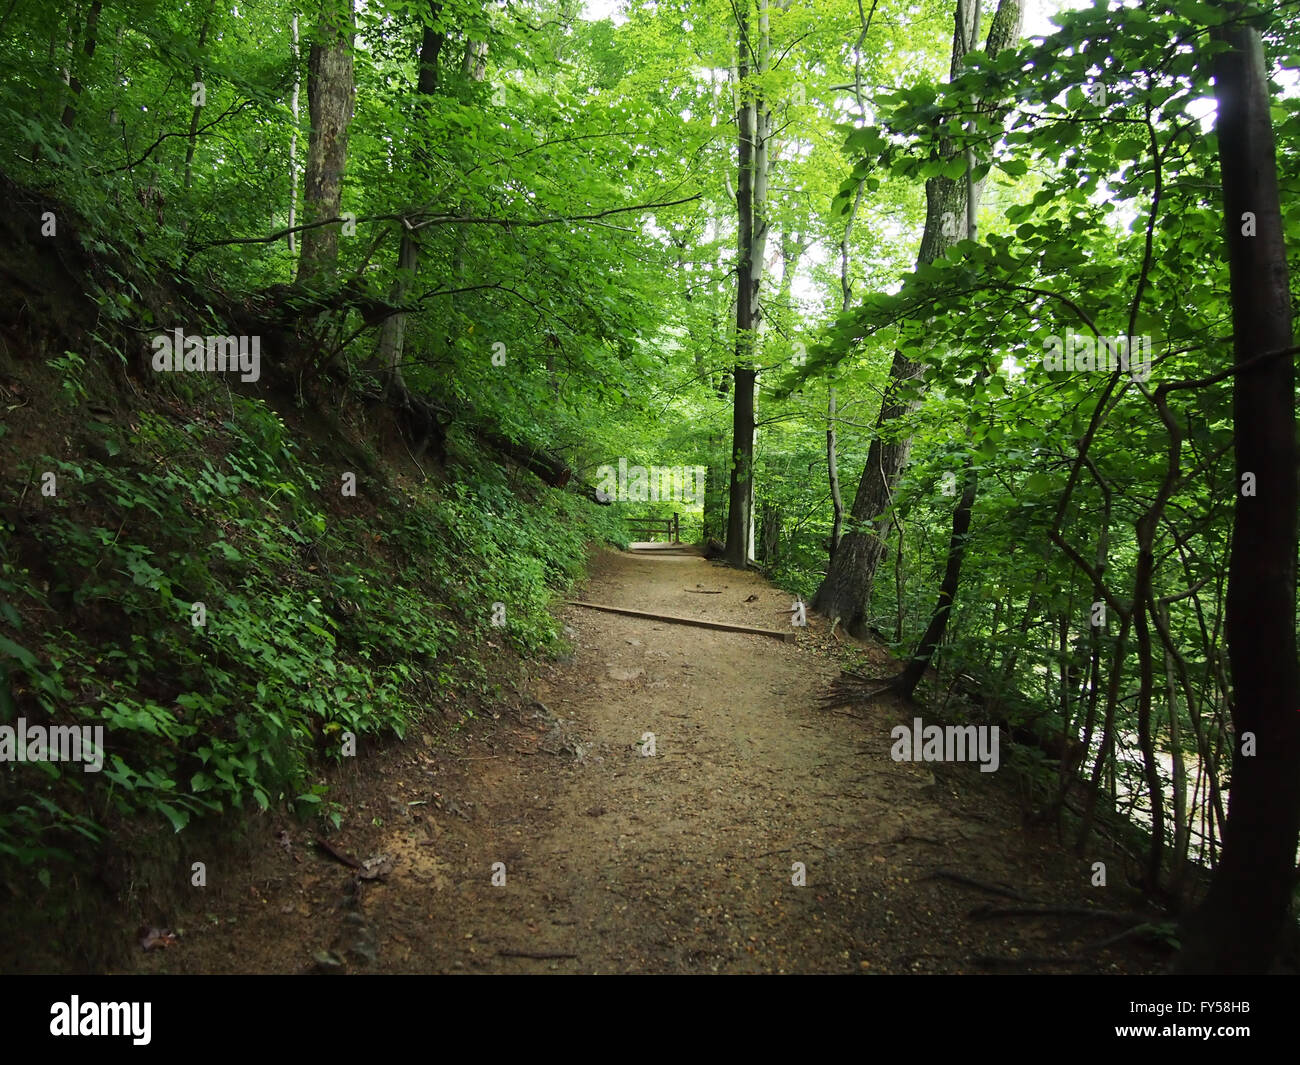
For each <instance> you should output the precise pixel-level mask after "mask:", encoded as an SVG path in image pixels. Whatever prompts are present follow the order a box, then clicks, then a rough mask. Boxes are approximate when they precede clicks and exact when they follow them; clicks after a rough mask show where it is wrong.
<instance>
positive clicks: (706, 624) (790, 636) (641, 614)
mask: <svg viewBox="0 0 1300 1065" xmlns="http://www.w3.org/2000/svg"><path fill="white" fill-rule="evenodd" d="M565 602H566V603H567V604H568V605H569V606H585V607H586V608H587V609H588V610H604V611H605V612H606V613H609V614H626V615H627V616H628V617H632V618H647V619H648V620H650V621H669V622H672V623H673V624H675V625H696V626H698V627H699V628H702V629H717V630H718V631H719V632H743V633H747V634H749V635H752V636H774V637H775V638H776V639H778V640H782V641H784V642H785V643H794V642H795V636H794V633H793V632H776V631H773V630H772V629H756V628H754V627H753V626H752V625H731V624H728V623H727V622H725V621H702V620H700V619H699V618H679V617H676V616H674V615H672V614H651V613H649V612H648V611H645V610H632V609H631V608H629V607H624V606H606V605H605V604H603V603H584V602H581V601H580V600H577V599H566V600H565Z"/></svg>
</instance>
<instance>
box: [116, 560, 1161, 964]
mask: <svg viewBox="0 0 1300 1065" xmlns="http://www.w3.org/2000/svg"><path fill="white" fill-rule="evenodd" d="M688 589H694V590H695V592H692V591H688ZM706 589H707V590H714V591H719V592H720V593H721V594H716V595H709V594H696V593H698V592H700V591H703V590H706ZM581 594H582V597H583V598H585V599H588V600H590V601H592V602H602V603H609V604H616V605H621V606H628V607H632V608H635V609H638V610H646V611H657V612H662V613H669V614H677V615H690V616H696V617H701V618H709V619H712V620H718V621H729V622H738V623H744V624H750V625H757V626H762V627H765V628H778V627H782V626H788V625H789V615H788V613H786V612H787V611H788V610H789V609H790V599H789V597H788V596H787V595H785V594H784V593H782V592H780V591H778V590H776V589H774V588H773V587H771V586H770V585H769V584H767V583H766V582H765V581H764V580H762V578H760V577H759V576H757V575H755V574H751V573H740V572H737V571H735V570H731V569H727V568H724V567H722V566H720V565H716V564H712V563H710V562H707V561H705V560H704V559H702V558H699V557H694V556H681V555H678V556H662V557H646V556H644V555H637V554H621V553H619V552H616V551H602V552H600V553H599V554H598V555H597V556H596V558H595V559H594V562H593V568H592V575H591V578H590V580H589V581H588V583H587V586H586V588H585V589H584V590H583V592H582V593H581ZM751 597H756V598H753V599H752V600H751V601H749V602H746V600H747V599H750V598H751ZM559 609H560V611H561V615H562V617H563V618H564V621H565V622H566V632H567V633H568V634H569V635H570V637H571V640H572V644H573V653H572V654H571V655H570V656H568V658H567V659H564V660H561V661H559V662H549V663H530V664H528V665H527V666H526V669H527V670H528V674H527V675H526V677H525V678H523V679H522V680H521V681H520V682H519V683H518V686H517V690H518V698H517V700H516V701H515V702H514V705H510V706H500V707H497V708H495V709H493V710H490V711H488V712H487V713H481V714H480V716H479V717H478V718H477V719H476V720H475V721H474V722H473V723H472V724H471V726H470V727H469V728H468V729H466V730H463V731H457V732H454V733H452V734H451V735H450V736H447V735H443V734H438V735H435V734H434V733H433V732H430V733H428V734H423V735H422V734H414V733H413V734H411V735H408V738H407V742H406V743H405V744H394V745H392V746H391V747H389V748H388V749H386V750H385V751H383V752H381V753H380V754H379V755H378V756H377V757H372V758H368V759H366V760H364V761H363V762H362V763H361V764H360V765H359V766H356V767H353V768H351V769H349V770H348V771H346V772H344V773H343V774H341V775H340V777H339V778H338V779H337V780H336V782H335V794H334V797H335V798H336V799H337V800H338V801H340V802H342V803H343V805H344V807H345V810H346V812H345V816H344V822H343V828H342V831H340V832H337V833H334V834H333V835H331V836H330V837H329V843H330V845H331V846H332V847H333V848H334V849H335V850H336V851H337V852H338V854H339V855H340V856H341V857H342V858H343V859H353V860H356V861H357V862H359V863H362V864H363V866H364V865H367V864H368V866H369V867H368V868H366V867H363V868H361V869H354V868H351V867H349V866H347V865H346V864H345V862H344V861H340V860H339V859H338V858H334V857H330V856H328V855H327V854H326V853H324V851H322V849H321V848H320V847H319V846H318V845H316V843H315V839H316V833H315V831H314V830H312V829H310V828H309V827H308V826H307V825H305V824H304V823H301V822H296V821H293V820H292V819H289V818H285V819H280V820H277V819H274V818H271V817H267V818H265V819H263V820H262V821H261V822H256V821H255V822H254V825H255V826H258V827H254V829H253V831H254V834H255V835H256V834H258V833H262V834H263V835H264V838H262V839H260V840H259V839H256V838H253V839H250V841H249V842H250V844H251V846H252V861H251V864H250V865H249V866H248V867H240V868H237V869H230V870H222V869H220V868H217V869H213V870H211V871H210V872H209V876H210V877H211V878H213V879H216V878H220V879H221V880H222V881H223V884H222V887H223V890H221V891H220V892H219V893H217V894H215V895H210V896H208V897H206V898H203V899H202V900H200V896H198V895H197V894H196V896H195V897H196V901H195V904H194V906H193V907H191V908H190V910H189V912H186V913H178V914H174V915H169V916H168V920H169V921H170V923H171V926H172V927H173V928H176V929H177V930H179V931H180V932H181V933H182V936H181V938H180V940H179V941H178V942H177V943H176V945H175V946H173V947H172V948H170V949H167V950H156V951H152V952H150V953H147V954H146V953H143V952H141V953H140V954H138V955H137V957H138V958H139V965H138V967H139V968H140V969H142V970H145V971H165V972H304V971H346V972H357V971H371V972H374V971H378V972H430V971H470V972H475V971H477V972H516V971H525V972H529V971H561V972H585V973H596V972H787V973H793V972H860V973H910V972H944V973H971V972H992V971H1007V970H1008V969H1011V970H1015V971H1035V972H1068V971H1073V972H1106V973H1121V972H1129V973H1132V972H1144V971H1155V970H1158V969H1159V968H1160V967H1161V966H1162V964H1163V961H1164V958H1165V955H1163V954H1161V953H1160V952H1158V951H1157V950H1156V949H1154V948H1151V947H1148V946H1145V945H1143V944H1142V943H1140V942H1138V941H1136V939H1134V938H1127V939H1123V940H1121V941H1119V942H1118V943H1115V944H1113V945H1111V946H1109V947H1104V948H1101V949H1097V944H1099V943H1101V942H1102V941H1104V940H1107V939H1110V938H1112V937H1114V936H1115V935H1116V934H1117V933H1120V932H1123V931H1124V929H1125V928H1127V927H1129V925H1131V924H1132V923H1133V922H1132V921H1130V922H1128V923H1127V924H1126V923H1124V921H1123V920H1121V919H1116V918H1113V917H1111V918H1108V917H1101V916H1097V915H1089V916H1078V915H1062V914H1056V915H1052V916H1049V917H1042V916H1032V917H1027V916H1023V915H1000V916H988V915H987V914H980V913H979V912H978V911H979V909H980V908H982V907H983V908H989V907H997V908H1008V907H1009V908H1015V907H1025V906H1026V903H1025V902H1024V901H1019V900H1015V899H1013V898H1011V897H1009V896H1006V895H998V894H995V893H993V892H992V891H991V890H989V889H990V888H991V887H992V886H994V885H999V884H1000V885H1004V886H1005V887H1006V888H1008V889H1009V890H1010V891H1012V892H1014V893H1015V894H1017V895H1020V896H1023V897H1024V898H1025V899H1029V900H1032V903H1031V904H1032V905H1043V906H1055V907H1062V908H1069V907H1083V906H1088V907H1096V908H1097V909H1102V910H1107V911H1129V910H1132V909H1134V908H1136V906H1137V902H1136V895H1135V894H1134V893H1133V892H1131V891H1130V889H1128V888H1127V887H1126V886H1125V884H1124V881H1125V877H1124V872H1123V869H1124V866H1123V862H1122V860H1120V859H1117V858H1116V857H1115V856H1113V855H1111V854H1107V853H1103V852H1094V851H1090V852H1089V853H1088V854H1086V855H1084V856H1078V855H1075V854H1073V853H1071V852H1070V851H1069V850H1068V849H1067V848H1066V847H1064V846H1063V845H1062V844H1061V843H1060V842H1059V841H1058V839H1057V836H1056V833H1055V832H1054V831H1053V830H1051V829H1042V828H1036V827H1028V826H1025V825H1024V824H1023V823H1022V817H1021V813H1020V809H1021V807H1020V803H1019V801H1018V799H1017V794H1016V788H1015V785H1014V784H1013V782H1012V774H1011V772H1010V771H1009V770H1008V768H1007V765H1006V762H1007V750H1006V748H1005V746H1004V747H1003V749H1002V768H1001V770H1000V771H999V772H996V773H980V772H979V771H978V766H977V765H976V764H974V763H966V764H956V765H954V764H944V763H909V762H894V761H892V760H891V758H890V753H889V752H890V746H891V741H890V737H889V730H890V728H891V727H892V726H893V725H895V724H897V723H900V722H904V721H907V722H910V721H911V719H912V717H913V716H915V715H916V714H920V715H921V716H923V717H925V716H926V714H925V711H924V710H919V711H916V710H911V709H906V708H903V707H901V706H899V705H898V704H896V703H892V702H881V703H878V704H877V705H875V706H873V707H871V708H870V709H868V710H855V711H851V712H850V711H848V710H846V709H845V708H841V709H840V710H839V711H828V710H825V709H822V708H821V707H820V706H819V699H820V696H821V694H822V692H824V691H825V689H826V686H827V684H828V683H829V681H830V680H831V679H832V678H833V677H834V676H835V674H836V672H837V670H838V668H839V665H840V662H841V661H843V660H845V659H846V658H847V657H848V652H849V649H848V648H847V647H843V646H841V645H840V644H838V643H836V642H835V641H832V640H830V639H829V638H828V637H827V634H826V633H825V626H824V623H823V622H821V620H820V619H817V618H814V617H812V616H811V615H810V617H809V621H810V627H809V628H808V629H806V630H802V629H801V630H799V640H798V642H797V643H793V644H792V643H783V642H780V641H777V640H774V639H771V638H768V637H763V636H757V635H742V634H737V633H729V632H719V631H710V630H705V629H699V628H694V627H689V626H683V625H675V624H668V623H660V622H653V621H649V620H646V619H641V618H632V617H623V616H617V615H612V614H607V613H600V612H596V611H592V610H587V609H584V608H580V607H572V606H562V607H560V608H559ZM878 653H879V655H880V660H881V662H880V664H881V666H882V670H883V668H884V666H885V663H884V659H885V658H886V657H887V656H886V655H885V654H884V652H883V651H881V652H878ZM647 732H651V733H653V734H654V744H655V753H654V754H653V756H643V755H642V754H641V753H640V750H639V748H638V746H637V745H638V744H639V743H640V742H641V741H642V737H643V735H644V734H645V733H647ZM1098 860H1101V861H1106V863H1107V866H1108V874H1109V884H1110V886H1109V887H1104V888H1102V887H1093V886H1091V875H1092V874H1091V866H1092V863H1093V862H1094V861H1098ZM498 862H500V863H504V875H505V883H504V885H502V886H496V885H494V884H493V882H492V880H493V867H494V863H498ZM795 862H802V863H803V864H804V867H805V868H806V886H802V887H799V886H795V885H794V884H793V883H792V877H793V875H794V873H793V872H792V866H793V863H795ZM941 870H942V871H943V875H939V876H936V875H935V874H936V873H937V872H939V871H941ZM500 873H501V869H500V867H499V866H498V867H497V874H498V876H497V878H498V879H500ZM948 874H952V875H948ZM960 878H969V880H970V881H977V882H979V883H980V884H983V885H984V887H983V888H981V887H979V886H976V885H975V884H973V883H970V882H962V880H961V879H960ZM197 890H198V889H196V891H197ZM157 916H158V917H160V918H161V917H162V916H163V915H157ZM1043 957H1050V958H1056V959H1068V960H1065V961H1060V962H1057V963H1047V962H1042V961H1035V960H1033V959H1036V958H1043Z"/></svg>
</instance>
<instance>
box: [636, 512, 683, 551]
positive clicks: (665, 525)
mask: <svg viewBox="0 0 1300 1065" xmlns="http://www.w3.org/2000/svg"><path fill="white" fill-rule="evenodd" d="M627 527H628V531H629V532H631V533H632V538H633V539H634V540H638V541H640V542H650V541H652V540H653V539H654V536H655V534H656V533H662V534H663V535H664V536H665V538H667V540H668V542H669V543H670V544H680V543H681V542H682V526H681V521H680V519H679V518H678V516H677V515H676V514H674V515H673V516H672V517H671V518H628V521H627Z"/></svg>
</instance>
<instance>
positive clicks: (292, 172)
mask: <svg viewBox="0 0 1300 1065" xmlns="http://www.w3.org/2000/svg"><path fill="white" fill-rule="evenodd" d="M291 27H292V31H293V96H292V97H291V98H290V101H289V109H290V110H291V111H292V112H293V132H292V133H290V134H289V254H290V255H292V254H294V253H295V252H296V251H297V250H298V240H297V235H296V234H295V233H294V232H293V227H294V226H295V225H296V224H297V219H298V120H299V111H298V95H299V92H300V90H301V88H302V53H301V50H300V49H299V46H298V13H297V12H296V11H295V12H294V15H293V22H292V23H291Z"/></svg>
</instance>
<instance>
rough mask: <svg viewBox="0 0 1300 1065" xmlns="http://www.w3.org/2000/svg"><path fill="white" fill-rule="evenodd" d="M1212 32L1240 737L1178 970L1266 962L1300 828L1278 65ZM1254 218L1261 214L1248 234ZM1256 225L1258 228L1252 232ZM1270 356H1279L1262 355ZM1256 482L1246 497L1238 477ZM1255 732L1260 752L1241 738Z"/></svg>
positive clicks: (1292, 442)
mask: <svg viewBox="0 0 1300 1065" xmlns="http://www.w3.org/2000/svg"><path fill="white" fill-rule="evenodd" d="M1222 6H1223V7H1224V10H1225V12H1226V13H1228V14H1229V15H1230V17H1231V19H1232V21H1230V22H1228V23H1227V24H1226V25H1224V26H1222V27H1220V28H1217V29H1216V30H1215V31H1214V37H1215V39H1216V40H1221V41H1225V42H1226V43H1227V44H1228V45H1229V46H1230V48H1229V50H1227V51H1224V52H1222V53H1219V54H1218V55H1216V56H1215V58H1214V61H1213V62H1214V84H1215V96H1216V98H1217V101H1218V108H1219V111H1218V119H1217V132H1218V139H1219V166H1220V169H1221V171H1222V174H1223V205H1224V214H1225V218H1226V220H1227V243H1228V265H1229V275H1230V278H1231V285H1232V318H1233V352H1234V357H1235V364H1236V365H1237V366H1241V365H1242V364H1243V363H1246V362H1247V361H1248V360H1251V359H1259V361H1258V362H1256V363H1255V364H1254V365H1252V366H1250V367H1248V368H1245V369H1242V370H1240V371H1239V372H1238V373H1237V374H1236V376H1235V378H1234V383H1233V425H1234V429H1235V433H1236V469H1237V478H1238V480H1237V484H1238V495H1237V501H1236V508H1235V513H1234V519H1233V532H1232V558H1231V562H1230V563H1229V568H1228V597H1227V638H1228V655H1229V659H1230V662H1231V665H1232V679H1233V685H1234V688H1235V691H1234V699H1233V706H1232V722H1233V731H1234V736H1235V743H1234V748H1233V757H1232V791H1231V795H1230V797H1229V799H1228V821H1227V824H1226V826H1225V827H1224V833H1223V856H1222V859H1221V861H1220V863H1219V866H1218V868H1217V869H1216V870H1215V873H1214V879H1213V880H1212V881H1211V884H1210V890H1209V893H1208V894H1207V896H1206V898H1205V901H1204V902H1203V903H1202V904H1201V906H1200V908H1199V909H1198V910H1197V911H1196V912H1195V913H1194V914H1193V915H1192V916H1191V918H1189V920H1188V921H1187V923H1186V925H1185V927H1184V937H1183V949H1182V951H1181V953H1180V954H1179V956H1178V958H1177V960H1176V962H1175V968H1176V969H1177V970H1179V971H1181V972H1206V973H1245V972H1262V971H1265V970H1267V969H1268V968H1269V966H1270V964H1271V963H1272V961H1273V959H1274V957H1275V955H1276V952H1277V949H1278V946H1279V943H1280V942H1281V938H1282V932H1283V929H1284V928H1285V926H1286V921H1287V914H1288V909H1289V906H1290V902H1291V892H1292V889H1293V886H1294V881H1295V861H1296V840H1297V835H1298V834H1300V772H1297V767H1298V766H1300V712H1298V710H1300V690H1297V688H1298V683H1297V681H1298V678H1297V668H1296V632H1295V591H1296V573H1295V565H1296V475H1295V471H1296V458H1297V455H1296V418H1295V368H1294V362H1293V357H1292V355H1291V354H1290V352H1289V351H1288V349H1289V348H1290V347H1291V344H1292V330H1291V300H1290V288H1289V281H1288V276H1287V261H1286V245H1285V241H1284V238H1283V230H1282V217H1281V210H1280V207H1279V203H1278V186H1277V158H1276V154H1275V151H1274V146H1273V130H1272V126H1271V122H1270V116H1269V103H1270V100H1269V94H1268V74H1267V69H1266V66H1265V62H1264V52H1263V47H1262V46H1261V44H1260V39H1259V35H1258V33H1257V31H1256V30H1254V29H1253V28H1251V27H1250V26H1248V25H1245V24H1244V23H1242V22H1240V21H1238V19H1240V18H1241V12H1240V9H1239V5H1236V4H1227V5H1222ZM1247 214H1249V215H1250V216H1251V217H1252V219H1253V221H1254V222H1255V227H1254V228H1253V229H1252V230H1250V232H1251V234H1252V235H1245V234H1243V233H1242V230H1243V229H1245V228H1247V227H1246V225H1245V224H1244V221H1245V219H1246V216H1247ZM1254 234H1257V235H1254ZM1269 352H1280V353H1283V354H1280V355H1277V356H1274V357H1272V358H1260V357H1261V356H1264V355H1266V354H1267V353H1269ZM1246 474H1251V475H1253V478H1254V480H1255V482H1256V485H1257V488H1256V490H1255V492H1254V493H1252V494H1250V495H1246V494H1242V492H1241V485H1242V478H1243V476H1244V475H1246ZM1251 738H1253V740H1254V744H1255V749H1254V751H1253V756H1252V755H1251V754H1247V753H1246V752H1245V751H1244V750H1243V747H1244V746H1245V743H1246V742H1247V741H1248V740H1249V739H1251Z"/></svg>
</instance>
